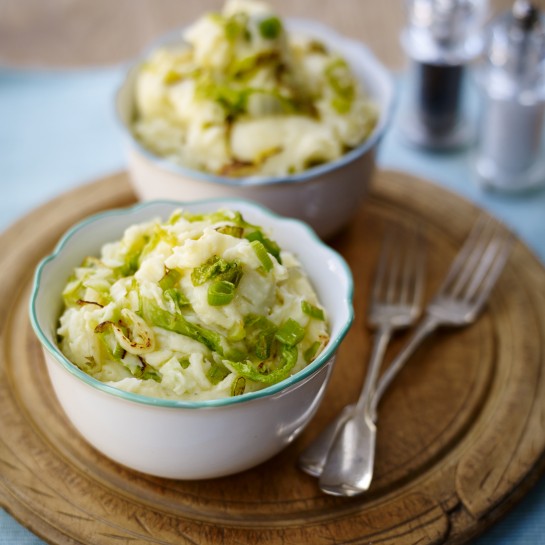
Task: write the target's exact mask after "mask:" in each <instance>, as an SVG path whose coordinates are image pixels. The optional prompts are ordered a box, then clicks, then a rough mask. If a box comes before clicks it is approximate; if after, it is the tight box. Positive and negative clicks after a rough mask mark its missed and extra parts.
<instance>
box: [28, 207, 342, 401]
mask: <svg viewBox="0 0 545 545" xmlns="http://www.w3.org/2000/svg"><path fill="white" fill-rule="evenodd" d="M180 207H183V208H184V209H186V210H189V211H195V212H197V211H198V212H213V211H216V210H218V209H219V208H229V209H231V210H238V211H240V212H241V213H242V214H243V216H244V218H245V219H246V220H247V221H249V222H251V223H255V224H257V225H261V226H265V227H270V228H271V231H272V237H273V238H274V239H275V240H276V241H277V242H278V243H279V244H280V246H281V247H282V248H283V249H286V250H290V251H291V252H293V253H294V254H296V256H297V257H298V258H299V260H300V262H301V264H302V266H303V268H304V270H305V271H306V272H307V274H308V276H309V277H310V279H311V281H312V283H313V285H314V288H315V290H316V292H317V295H318V297H319V299H320V301H321V302H322V304H323V305H324V307H325V308H326V310H327V312H328V317H329V323H330V333H331V339H330V342H329V344H328V345H327V346H326V348H325V350H324V351H323V352H322V353H321V355H320V356H319V357H318V358H317V359H316V360H314V361H313V362H312V363H311V364H310V365H308V366H307V367H306V368H304V369H303V370H302V371H300V372H299V373H297V374H296V375H294V376H293V377H290V378H288V379H286V380H285V381H282V382H281V383H279V384H276V385H273V386H270V387H268V388H265V389H263V390H260V391H258V392H252V393H248V394H245V395H243V396H239V397H237V398H227V399H219V400H211V401H201V402H182V401H172V400H164V399H160V400H159V399H155V398H149V397H145V396H142V395H138V394H132V393H129V392H123V391H121V390H118V389H115V388H112V387H109V386H108V385H106V384H104V383H101V382H100V381H98V380H96V379H94V378H93V377H91V376H89V375H87V374H86V373H84V372H83V371H80V370H79V369H78V368H77V367H76V366H74V365H72V364H71V363H70V362H69V361H68V360H67V359H66V358H65V357H64V356H63V354H62V353H61V352H60V350H59V348H58V347H57V343H56V329H57V325H58V319H59V316H60V314H61V311H62V295H61V294H62V290H63V289H64V286H65V285H66V282H67V280H68V278H69V276H70V274H71V272H72V270H73V268H74V267H76V266H78V265H79V264H80V263H81V262H82V260H83V258H85V257H86V256H88V255H99V253H100V249H101V247H102V245H103V244H104V243H106V242H110V241H115V240H117V239H119V238H120V237H121V235H122V234H123V232H124V230H125V229H126V228H127V227H128V226H129V225H132V224H135V223H139V222H143V221H146V220H150V219H152V218H157V217H159V218H161V219H163V220H166V219H167V218H168V217H169V216H170V214H171V213H172V212H173V211H174V210H175V209H176V208H180ZM352 295H353V280H352V275H351V272H350V269H349V268H348V265H347V264H346V262H345V261H344V260H343V258H342V257H341V256H339V255H338V254H337V253H336V252H335V251H334V250H332V249H331V248H329V247H328V246H326V245H325V244H324V243H323V242H322V241H320V239H319V238H318V237H317V235H316V234H315V233H314V232H313V231H312V230H311V229H310V228H309V227H308V226H306V225H305V224H304V223H302V222H299V221H297V220H292V219H286V218H281V217H279V216H276V215H274V214H273V213H272V212H270V211H269V210H267V209H265V208H263V207H260V206H258V205H256V204H253V203H251V202H249V201H244V200H241V199H210V200H206V201H193V202H190V203H178V202H166V201H152V202H147V203H143V204H139V205H136V206H134V207H131V208H127V209H121V210H113V211H108V212H104V213H102V214H97V215H95V216H92V217H90V218H88V219H86V220H84V221H83V222H81V223H79V224H78V225H76V226H75V227H73V228H72V229H71V230H70V231H68V232H67V233H66V235H65V236H64V237H63V238H62V239H61V241H60V242H59V243H58V245H57V247H56V249H55V251H54V252H53V254H52V255H50V256H48V257H46V258H45V259H44V260H43V261H42V262H41V263H40V265H39V266H38V269H37V271H36V275H35V281H34V289H33V294H32V297H31V302H30V315H31V322H32V326H33V328H34V330H35V332H36V334H37V336H38V338H39V339H40V341H41V342H42V344H43V346H44V347H45V348H46V349H47V350H48V351H49V352H50V353H51V354H52V355H53V356H54V357H55V358H56V359H57V360H58V361H59V362H60V363H61V364H62V365H63V366H64V367H65V368H66V369H67V370H68V371H69V372H71V373H73V374H75V375H77V376H79V377H80V378H82V379H83V380H84V381H85V382H87V383H89V384H91V385H93V386H95V387H97V388H100V389H103V390H106V391H109V392H115V393H116V394H117V395H120V396H121V397H126V398H129V399H133V400H136V401H140V402H142V403H148V404H154V405H163V406H190V407H197V406H214V405H224V404H229V403H232V402H239V401H241V400H246V399H251V398H255V397H262V396H264V395H268V394H271V393H275V392H278V391H279V390H281V389H283V388H285V387H286V386H289V385H291V384H294V383H297V382H298V381H300V380H302V379H303V378H305V377H307V376H309V375H310V374H312V373H313V372H315V371H316V370H317V369H319V368H320V367H321V366H322V365H323V364H324V363H325V362H326V361H328V359H330V358H331V356H332V355H333V354H334V353H335V351H336V349H337V348H338V345H339V344H340V342H341V341H342V339H343V338H344V336H345V335H346V333H347V331H348V329H349V327H350V325H351V323H352V320H353V308H352Z"/></svg>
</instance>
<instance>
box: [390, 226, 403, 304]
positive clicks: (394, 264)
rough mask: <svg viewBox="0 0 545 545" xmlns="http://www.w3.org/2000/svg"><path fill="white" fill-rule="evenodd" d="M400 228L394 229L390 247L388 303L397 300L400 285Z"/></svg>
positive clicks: (401, 257)
mask: <svg viewBox="0 0 545 545" xmlns="http://www.w3.org/2000/svg"><path fill="white" fill-rule="evenodd" d="M399 240H400V235H399V230H398V229H395V230H393V235H392V244H391V247H390V256H389V257H390V259H389V267H388V280H387V282H388V288H387V291H386V303H389V304H392V303H394V302H395V301H396V292H397V286H398V283H399V282H398V280H399V271H400V268H401V266H402V263H401V261H402V259H403V256H402V252H400V248H399V246H400V245H399Z"/></svg>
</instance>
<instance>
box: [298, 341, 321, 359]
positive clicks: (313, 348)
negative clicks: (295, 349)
mask: <svg viewBox="0 0 545 545" xmlns="http://www.w3.org/2000/svg"><path fill="white" fill-rule="evenodd" d="M320 346H322V343H320V342H319V341H315V342H313V343H312V344H311V345H310V346H309V347H308V348H307V349H306V350H305V352H304V353H303V357H304V358H305V361H306V362H307V363H310V362H311V361H312V360H313V359H314V358H315V357H316V354H317V353H318V350H320Z"/></svg>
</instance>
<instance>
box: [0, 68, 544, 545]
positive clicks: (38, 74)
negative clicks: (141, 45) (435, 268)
mask: <svg viewBox="0 0 545 545" xmlns="http://www.w3.org/2000/svg"><path fill="white" fill-rule="evenodd" d="M123 73H124V68H123V67H122V66H114V67H107V68H100V69H92V70H84V71H19V70H11V69H1V68H0V189H1V190H2V191H1V194H2V195H3V199H1V200H0V230H3V229H5V228H7V227H8V226H10V225H11V224H12V223H13V222H14V221H16V220H17V219H19V218H21V217H22V216H24V215H25V214H26V213H27V212H29V211H30V210H32V209H33V208H35V207H36V206H38V205H40V204H42V203H44V202H46V201H48V200H50V199H52V198H54V197H55V196H57V195H59V194H61V193H63V192H65V191H66V190H68V189H70V188H73V187H76V186H78V185H81V184H82V183H86V182H89V181H92V180H94V179H96V178H97V177H100V176H104V175H106V174H109V173H111V172H114V171H118V170H120V169H122V168H123V166H124V158H123V149H122V143H121V134H120V131H119V129H118V127H117V124H116V121H115V117H114V112H113V96H114V93H115V89H116V87H117V86H118V84H119V82H120V81H121V78H122V75H123ZM395 127H396V124H394V126H393V128H392V129H391V130H390V131H389V133H388V134H387V135H386V137H385V139H384V140H383V142H382V144H381V147H380V152H379V154H378V161H379V163H380V165H381V166H383V167H385V168H396V169H399V170H404V171H407V172H409V173H413V174H417V175H421V176H423V177H424V178H427V179H429V180H432V181H434V182H436V183H438V184H440V185H442V186H443V187H446V188H448V189H450V190H453V191H455V192H457V193H459V194H461V195H463V196H465V197H466V198H468V199H470V200H472V201H474V202H476V203H478V204H479V205H480V206H481V207H483V208H485V209H487V210H488V211H491V212H492V213H494V214H495V215H496V216H497V217H499V218H500V219H502V220H503V221H504V222H506V223H507V224H508V225H509V226H510V227H511V228H512V229H513V230H514V231H515V232H516V233H517V234H518V236H519V237H520V238H522V239H523V240H524V241H525V242H526V243H527V244H528V245H529V246H530V247H531V248H532V249H533V250H534V251H535V252H536V253H537V254H538V256H539V257H540V258H541V260H542V261H543V262H545V191H537V192H533V193H529V194H525V195H520V196H506V195H502V194H490V193H485V192H483V191H482V190H480V189H479V187H478V185H477V184H476V183H475V178H474V175H473V171H472V161H473V156H472V153H473V152H472V150H471V149H469V150H466V151H460V152H455V153H443V154H441V153H429V152H423V151H418V150H415V149H412V148H410V147H407V146H405V145H404V144H403V143H402V142H401V140H400V139H399V137H398V134H397V131H396V128H395ZM544 155H545V154H544ZM446 220H447V221H448V218H447V219H446ZM44 228H45V226H44ZM43 543H44V542H43V541H42V540H40V539H39V538H38V537H36V536H35V535H33V534H32V533H31V532H29V531H28V530H26V529H25V528H24V527H23V526H21V525H20V524H19V523H17V522H16V521H15V520H14V519H13V518H12V517H11V516H10V515H9V514H7V513H6V512H5V511H2V510H0V545H8V544H9V545H23V544H24V545H38V544H39V545H42V544H43ZM475 543H477V544H478V545H537V544H545V479H541V481H540V482H539V483H538V485H537V486H536V487H535V488H534V489H533V490H532V491H531V492H530V493H529V494H528V495H527V496H526V497H525V498H524V499H523V500H522V502H521V503H520V504H519V505H518V506H517V507H516V508H515V509H514V510H513V511H512V512H511V513H510V514H509V515H508V516H507V517H506V518H505V519H504V520H503V521H501V522H500V523H499V524H497V525H495V526H494V527H493V528H492V529H491V530H489V531H488V532H487V533H486V534H484V535H483V536H482V537H480V538H479V539H477V540H476V541H475Z"/></svg>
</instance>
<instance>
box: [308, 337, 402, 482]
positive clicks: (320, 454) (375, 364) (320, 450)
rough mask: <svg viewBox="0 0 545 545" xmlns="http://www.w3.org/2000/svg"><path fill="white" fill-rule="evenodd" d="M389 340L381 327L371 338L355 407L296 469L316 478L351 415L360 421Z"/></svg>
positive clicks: (321, 437) (343, 413)
mask: <svg viewBox="0 0 545 545" xmlns="http://www.w3.org/2000/svg"><path fill="white" fill-rule="evenodd" d="M391 336H392V330H391V328H389V327H382V328H380V329H379V330H378V331H377V333H376V334H375V335H374V338H373V348H372V351H371V356H370V358H369V364H368V366H367V374H366V376H365V382H364V385H363V388H362V390H361V393H360V396H359V398H358V401H357V403H356V404H355V405H348V406H347V407H345V408H344V410H343V411H341V412H340V413H339V414H338V415H337V416H336V417H335V419H334V420H333V421H332V422H331V423H330V424H329V425H328V426H327V427H326V428H325V429H324V430H323V431H322V432H321V433H320V434H319V435H318V437H316V439H314V441H313V442H312V443H311V444H310V445H309V446H308V447H307V448H306V449H305V450H304V451H303V452H302V453H301V456H300V457H299V467H300V468H301V469H302V470H303V471H305V472H306V473H308V474H309V475H313V476H314V477H318V476H319V475H321V474H322V471H323V469H324V466H325V464H326V460H327V457H328V454H329V451H330V450H331V447H332V446H333V444H334V443H335V439H336V438H337V435H338V434H339V432H340V430H342V429H343V427H344V425H345V423H346V421H347V420H349V419H350V418H352V417H353V416H354V414H355V413H357V414H361V417H360V418H363V415H364V414H367V413H368V410H369V403H370V401H371V399H372V396H373V393H374V391H375V384H376V381H377V377H378V372H379V370H380V366H381V363H382V360H383V358H384V352H385V351H386V347H387V346H388V342H389V341H390V338H391Z"/></svg>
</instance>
